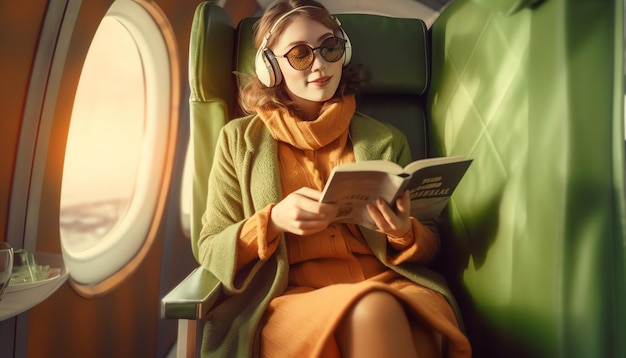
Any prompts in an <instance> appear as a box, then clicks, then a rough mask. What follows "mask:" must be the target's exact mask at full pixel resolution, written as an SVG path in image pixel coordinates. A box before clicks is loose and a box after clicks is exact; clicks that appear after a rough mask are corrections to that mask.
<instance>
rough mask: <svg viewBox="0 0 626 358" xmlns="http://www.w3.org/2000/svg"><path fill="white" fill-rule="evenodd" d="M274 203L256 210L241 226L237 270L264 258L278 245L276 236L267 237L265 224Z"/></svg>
mask: <svg viewBox="0 0 626 358" xmlns="http://www.w3.org/2000/svg"><path fill="white" fill-rule="evenodd" d="M273 208H274V204H270V205H268V206H266V207H265V208H263V209H261V210H259V211H257V212H256V213H255V214H254V215H252V216H251V217H250V218H249V219H248V220H246V222H245V223H244V224H243V226H242V227H241V234H240V235H239V240H237V246H238V249H237V252H238V256H237V270H240V269H242V268H243V267H245V266H246V265H248V264H249V263H250V262H252V261H254V260H258V259H261V260H266V259H267V258H268V257H270V256H271V255H272V254H273V253H274V251H276V248H277V247H278V242H279V240H278V237H267V224H268V223H269V218H270V214H271V212H272V209H273Z"/></svg>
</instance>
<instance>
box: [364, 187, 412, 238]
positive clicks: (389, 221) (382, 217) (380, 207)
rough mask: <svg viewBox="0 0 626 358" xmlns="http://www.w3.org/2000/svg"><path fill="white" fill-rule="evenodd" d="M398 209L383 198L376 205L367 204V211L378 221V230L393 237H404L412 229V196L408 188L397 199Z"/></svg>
mask: <svg viewBox="0 0 626 358" xmlns="http://www.w3.org/2000/svg"><path fill="white" fill-rule="evenodd" d="M395 206H396V210H394V209H393V208H391V207H390V206H389V205H387V203H385V202H384V201H383V200H381V199H377V200H376V205H372V204H367V211H368V212H369V214H370V216H371V217H372V219H373V220H374V223H376V227H377V228H378V229H377V230H378V231H379V232H382V233H384V234H387V235H389V236H391V237H402V236H404V235H406V233H407V232H409V230H411V219H409V216H410V215H411V198H410V196H409V191H408V190H406V191H405V192H404V194H402V196H401V197H399V198H398V199H397V200H396V205H395Z"/></svg>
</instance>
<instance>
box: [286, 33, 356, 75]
mask: <svg viewBox="0 0 626 358" xmlns="http://www.w3.org/2000/svg"><path fill="white" fill-rule="evenodd" d="M318 49H319V51H320V55H321V56H322V58H323V59H324V60H325V61H326V62H337V61H339V60H340V59H341V57H342V56H343V53H344V52H345V50H346V40H344V39H342V38H339V37H329V38H327V39H326V40H324V41H322V44H321V45H320V47H317V48H311V47H309V46H308V45H297V46H294V47H293V48H292V49H291V50H289V51H288V52H287V53H286V54H285V56H284V57H286V58H287V61H289V64H290V65H291V67H293V68H294V69H296V70H298V71H304V70H306V69H307V68H309V67H310V66H311V64H312V63H313V60H314V59H315V56H314V54H313V51H315V50H318Z"/></svg>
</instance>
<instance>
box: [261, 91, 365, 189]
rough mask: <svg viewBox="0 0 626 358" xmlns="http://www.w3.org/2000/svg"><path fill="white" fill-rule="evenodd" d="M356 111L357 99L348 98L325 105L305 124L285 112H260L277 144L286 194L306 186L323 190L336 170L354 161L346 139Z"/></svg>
mask: <svg viewBox="0 0 626 358" xmlns="http://www.w3.org/2000/svg"><path fill="white" fill-rule="evenodd" d="M355 109H356V100H355V98H354V96H347V97H345V98H344V100H343V101H342V102H336V103H332V104H330V105H328V106H325V107H324V108H323V109H322V112H321V113H320V115H319V117H318V118H317V119H315V120H313V121H304V120H302V119H300V118H297V117H294V116H292V115H290V114H289V112H287V111H286V110H283V109H275V108H274V109H271V110H268V109H265V110H260V111H259V116H260V118H261V120H263V122H264V123H265V125H266V126H267V128H268V129H269V131H270V132H271V134H272V137H274V139H276V140H277V141H278V158H279V164H280V173H281V182H282V184H281V185H282V189H283V193H284V195H286V194H288V193H291V192H293V191H295V190H297V189H299V188H301V187H303V186H307V187H311V188H315V189H318V190H321V189H322V188H323V187H324V184H325V183H326V180H327V179H328V175H329V174H330V171H331V170H332V168H333V167H335V166H337V165H339V164H341V163H347V162H353V161H354V154H353V153H352V146H351V145H350V144H349V143H348V140H347V139H348V137H349V128H350V121H351V120H352V116H353V115H354V111H355Z"/></svg>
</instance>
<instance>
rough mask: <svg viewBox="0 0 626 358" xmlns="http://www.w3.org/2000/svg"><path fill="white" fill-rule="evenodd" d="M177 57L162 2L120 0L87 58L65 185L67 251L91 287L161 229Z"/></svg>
mask: <svg viewBox="0 0 626 358" xmlns="http://www.w3.org/2000/svg"><path fill="white" fill-rule="evenodd" d="M148 8H150V9H148ZM168 44H169V46H168ZM177 63H178V62H177V59H176V57H175V37H174V36H173V31H172V28H171V26H169V22H168V21H167V18H165V17H164V15H163V13H162V12H161V11H160V9H159V8H158V7H156V4H154V3H152V2H150V3H149V2H141V3H140V2H136V1H132V0H116V1H115V2H113V4H112V5H111V7H110V8H109V10H108V11H107V13H106V15H105V16H104V18H103V20H102V21H101V23H100V25H99V26H98V29H97V31H96V34H95V35H94V38H93V40H92V43H91V45H90V48H89V51H88V53H87V55H86V58H85V62H84V64H83V67H82V72H81V76H80V80H79V83H78V87H77V91H76V97H75V101H74V108H73V110H72V116H71V120H70V126H69V129H68V138H67V145H66V151H65V161H64V168H63V180H62V186H61V203H60V218H59V224H60V234H61V235H60V236H61V248H62V252H63V259H64V261H65V265H66V267H67V268H68V271H69V272H70V277H71V281H70V282H71V283H72V286H73V287H74V288H75V289H76V290H78V291H79V292H80V293H81V294H82V295H84V296H91V295H100V294H103V292H106V291H108V290H111V289H113V288H114V287H116V286H117V285H119V283H120V282H122V281H123V280H124V279H125V278H126V277H127V276H128V274H129V273H131V272H133V271H134V270H135V269H136V268H137V267H138V265H139V263H141V262H142V260H143V258H144V257H145V256H146V254H147V252H148V251H149V250H148V248H149V247H150V245H151V244H152V242H154V239H155V237H156V235H157V232H158V230H159V226H160V222H161V219H162V217H161V216H162V214H163V208H164V206H165V201H166V198H167V192H168V186H169V181H170V176H171V170H172V169H171V168H172V161H173V159H172V158H173V155H174V150H175V144H176V143H175V140H174V139H175V138H176V129H177V126H176V123H177V121H178V113H177V112H176V111H175V109H176V108H178V105H177V103H178V102H177V101H178V95H179V91H178V90H179V88H178V84H177V83H175V81H173V80H172V79H173V78H174V76H176V73H177V68H178V67H177Z"/></svg>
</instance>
